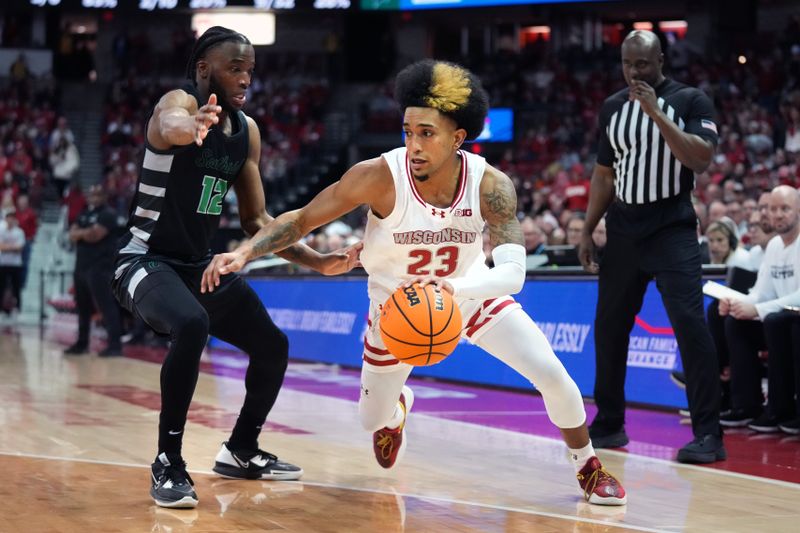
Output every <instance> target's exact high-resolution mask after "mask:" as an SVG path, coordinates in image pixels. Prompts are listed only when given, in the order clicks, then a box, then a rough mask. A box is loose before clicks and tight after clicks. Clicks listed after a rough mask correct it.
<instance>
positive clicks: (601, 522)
mask: <svg viewBox="0 0 800 533" xmlns="http://www.w3.org/2000/svg"><path fill="white" fill-rule="evenodd" d="M0 455H5V456H7V457H27V458H29V459H47V460H51V461H71V462H75V463H91V464H96V465H107V466H124V467H129V468H142V469H143V468H149V466H148V465H141V464H133V463H123V462H118V461H98V460H96V459H83V458H78V457H58V456H55V455H38V454H34V453H17V452H3V451H0ZM188 471H189V472H190V473H192V474H206V475H210V476H215V477H216V476H217V474H215V473H214V472H211V471H209V470H194V469H190V470H188ZM243 481H247V480H243ZM280 483H293V482H292V481H281V482H280ZM298 483H301V484H302V485H310V486H312V487H323V488H330V489H342V490H350V491H354V492H367V493H373V494H386V495H388V496H403V497H406V498H416V499H418V500H427V501H432V502H440V503H447V504H457V505H464V506H471V507H480V508H483V509H496V510H499V511H508V512H514V513H522V514H528V515H535V516H544V517H547V518H559V519H562V520H571V521H573V522H585V523H588V524H596V525H599V526H613V527H619V528H621V529H629V530H631V531H646V532H649V533H670V532H669V531H668V530H663V529H653V528H649V527H643V526H634V525H630V524H627V523H625V522H612V521H605V520H596V519H594V518H581V517H579V516H571V515H563V514H559V513H548V512H546V511H534V510H532V509H520V508H517V507H510V506H507V505H491V504H488V503H479V502H471V501H466V500H456V499H452V498H443V497H440V496H421V495H419V494H411V493H407V492H393V491H390V490H382V489H369V488H364V487H353V486H350V485H337V484H335V483H318V482H314V481H304V480H302V479H301V480H299V481H298Z"/></svg>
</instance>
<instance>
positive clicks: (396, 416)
mask: <svg viewBox="0 0 800 533" xmlns="http://www.w3.org/2000/svg"><path fill="white" fill-rule="evenodd" d="M404 419H405V412H404V411H403V408H402V407H401V405H400V402H397V405H395V406H394V413H392V419H391V420H389V423H388V424H386V427H387V428H389V429H395V428H399V427H400V424H402V423H403V420H404Z"/></svg>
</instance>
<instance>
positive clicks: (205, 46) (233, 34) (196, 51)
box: [186, 26, 250, 81]
mask: <svg viewBox="0 0 800 533" xmlns="http://www.w3.org/2000/svg"><path fill="white" fill-rule="evenodd" d="M227 41H233V42H237V43H242V44H250V39H248V38H247V37H245V36H244V35H242V34H241V33H239V32H238V31H233V30H231V29H228V28H223V27H222V26H212V27H211V28H208V29H207V30H206V31H205V32H204V33H203V35H201V36H200V38H198V39H197V41H195V43H194V46H193V47H192V54H191V56H189V62H188V63H187V64H186V77H187V78H188V79H190V80H192V81H194V76H195V73H196V72H197V61H198V60H199V59H202V58H203V57H205V55H206V52H208V51H209V50H210V49H212V48H214V47H215V46H217V45H219V44H222V43H224V42H227Z"/></svg>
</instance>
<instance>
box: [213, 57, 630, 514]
mask: <svg viewBox="0 0 800 533" xmlns="http://www.w3.org/2000/svg"><path fill="white" fill-rule="evenodd" d="M396 83H397V86H396V89H395V96H396V98H397V100H398V102H399V103H400V107H401V109H402V110H403V113H404V116H403V130H404V132H405V138H406V141H405V148H399V149H396V150H393V151H391V152H388V153H386V154H383V156H381V157H379V158H375V159H371V160H368V161H363V162H361V163H358V164H357V165H355V166H354V167H352V168H351V169H350V170H348V171H347V172H346V173H345V174H344V176H342V178H341V179H340V180H339V181H338V182H336V183H334V184H332V185H330V186H329V187H327V188H326V189H325V190H323V191H322V192H321V193H319V194H318V195H317V196H316V197H315V198H314V199H313V200H312V201H311V202H310V203H309V204H308V205H306V206H305V207H303V208H301V209H298V210H295V211H290V212H288V213H284V214H282V215H281V216H279V217H278V218H276V219H275V220H274V221H273V222H271V223H270V224H269V225H268V226H266V227H265V228H262V229H261V230H260V231H259V232H258V233H257V234H256V235H255V236H253V238H252V239H250V240H249V241H247V242H245V243H243V244H242V245H241V246H240V247H239V248H237V249H236V250H235V251H233V252H230V253H225V254H219V255H217V256H215V257H214V259H213V260H212V262H211V264H209V266H208V268H207V269H206V271H205V273H204V274H203V281H202V286H201V291H213V290H214V288H215V287H216V286H218V285H219V283H220V277H221V276H223V275H226V274H229V273H231V272H236V271H238V270H241V268H242V267H243V266H244V265H245V263H246V262H247V261H249V260H252V259H254V258H256V257H258V256H261V255H264V254H266V253H269V252H273V251H277V250H281V249H283V248H285V247H286V246H289V245H290V244H292V243H294V242H296V241H298V240H299V239H300V238H302V237H303V236H304V235H306V234H307V233H308V232H310V231H312V230H313V229H315V228H318V227H320V226H322V225H323V224H326V223H328V222H331V221H333V220H335V219H337V218H339V217H341V216H342V215H344V214H346V213H348V212H350V211H352V210H353V209H355V208H357V207H358V206H360V205H363V204H366V205H367V206H369V215H368V222H367V229H366V233H365V235H364V241H363V250H362V253H361V261H362V264H363V265H364V268H365V269H366V270H367V273H368V274H369V281H368V287H369V296H370V301H371V303H370V320H369V329H368V331H367V335H366V338H365V340H364V354H363V359H364V362H363V366H362V373H361V398H360V400H359V415H360V418H361V422H362V425H363V426H364V428H365V429H367V430H368V431H371V432H373V448H374V451H375V457H376V459H377V460H378V463H379V464H380V465H381V466H383V467H384V468H391V467H392V466H394V465H395V464H396V463H397V461H398V460H399V458H400V456H401V454H402V452H403V450H404V448H405V446H406V444H407V439H406V438H405V432H404V427H405V423H406V418H407V414H408V411H409V410H410V409H411V405H412V403H413V392H412V391H411V389H410V388H409V387H408V386H406V384H405V383H406V380H407V379H408V376H409V375H410V373H411V370H412V369H413V367H412V366H410V365H407V364H405V363H401V362H399V361H398V360H397V359H395V358H394V357H392V355H391V354H390V353H389V352H388V350H387V349H386V347H385V345H384V344H383V342H382V340H381V337H380V333H379V331H380V328H379V325H378V321H379V317H380V314H379V310H380V306H381V305H382V304H383V302H385V301H386V299H387V298H388V297H389V295H390V294H391V293H392V292H393V291H394V290H395V289H396V288H397V287H398V286H399V285H410V284H411V283H413V282H415V281H419V282H422V283H423V284H426V283H435V284H436V285H438V286H439V287H440V288H441V289H443V290H447V291H449V292H451V293H452V294H453V295H454V297H455V299H456V301H457V302H458V304H459V306H460V308H461V313H462V317H463V324H462V325H463V330H462V336H463V337H466V338H467V339H468V340H469V341H470V342H472V343H474V344H476V345H477V346H480V347H481V348H483V349H484V350H486V351H487V352H489V353H490V354H491V355H493V356H494V357H497V358H498V359H500V360H501V361H503V362H504V363H506V364H507V365H509V366H510V367H512V368H513V369H515V370H516V371H517V372H519V373H520V374H522V375H523V376H525V377H526V378H527V379H528V380H530V381H531V382H532V383H533V384H534V385H535V386H536V388H537V389H538V390H539V392H541V394H542V397H543V398H544V402H545V406H546V408H547V414H548V416H549V417H550V420H551V421H552V422H553V423H554V424H555V425H556V426H558V427H559V428H560V429H561V432H562V434H563V437H564V441H565V443H566V444H567V447H568V448H569V451H570V457H571V458H572V461H573V463H574V465H575V471H576V472H577V476H578V482H579V484H580V487H581V489H582V490H583V493H584V496H585V498H586V499H587V500H588V501H589V502H591V503H597V504H601V505H623V504H625V503H626V501H627V498H626V495H625V490H624V489H623V488H622V485H621V484H620V483H619V482H618V481H617V480H616V478H614V476H612V475H611V474H610V473H608V472H607V471H606V470H605V469H604V468H603V467H602V465H601V463H600V461H599V460H598V459H597V457H596V456H595V453H594V449H593V448H592V444H591V441H590V440H589V433H588V431H587V429H586V413H585V411H584V407H583V400H582V398H581V394H580V391H579V390H578V387H577V386H576V385H575V382H574V381H573V380H572V378H570V377H569V375H568V374H567V372H566V370H565V369H564V366H563V365H562V364H561V362H560V361H559V360H558V358H557V357H556V355H555V353H553V350H552V348H551V347H550V345H549V344H548V342H547V339H546V338H545V336H544V335H543V334H542V332H541V331H540V330H539V328H538V327H537V326H536V324H535V323H534V322H533V320H531V318H530V317H529V316H528V315H527V314H526V313H525V312H524V311H523V310H522V308H521V307H520V305H519V304H518V303H516V302H515V301H514V299H513V298H512V297H511V296H509V295H510V294H514V293H516V292H519V291H520V290H521V289H522V286H523V284H524V281H525V249H524V247H523V235H522V230H521V228H520V224H519V221H518V220H517V218H516V210H517V198H516V193H515V190H514V186H513V184H512V182H511V180H510V179H509V177H508V176H506V175H505V174H503V173H502V172H500V171H499V170H497V169H495V168H494V167H492V166H491V165H488V164H486V162H485V161H484V159H483V158H481V157H479V156H477V155H473V154H471V153H467V152H465V151H462V150H461V145H462V144H463V142H464V141H466V140H472V139H475V138H476V137H477V136H478V135H479V134H480V132H481V130H482V128H483V123H484V119H485V117H486V113H487V111H488V97H487V94H486V92H485V91H484V89H483V88H482V87H481V85H480V82H479V81H478V79H477V78H476V77H475V76H474V75H473V74H472V73H470V72H469V71H467V70H465V69H464V68H462V67H460V66H458V65H454V64H451V63H445V62H441V61H433V60H424V61H420V62H417V63H414V64H413V65H410V66H409V67H407V68H405V69H404V70H403V71H402V72H400V73H399V74H398V76H397V82H396ZM484 226H487V227H488V229H489V234H490V237H491V242H492V245H493V246H494V249H493V251H492V258H493V260H494V265H495V266H494V267H493V268H491V269H490V268H488V267H487V266H486V265H485V259H486V258H485V256H484V254H483V247H482V238H481V233H482V231H483V228H484Z"/></svg>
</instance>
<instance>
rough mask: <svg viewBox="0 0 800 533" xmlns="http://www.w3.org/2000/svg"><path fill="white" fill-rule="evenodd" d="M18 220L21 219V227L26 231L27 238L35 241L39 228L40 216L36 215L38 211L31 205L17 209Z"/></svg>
mask: <svg viewBox="0 0 800 533" xmlns="http://www.w3.org/2000/svg"><path fill="white" fill-rule="evenodd" d="M17 220H18V221H19V227H20V228H22V231H24V232H25V240H26V241H33V238H34V237H35V236H36V230H37V229H38V228H39V218H38V217H37V216H36V211H34V210H33V209H31V208H30V207H29V208H27V209H23V210H17Z"/></svg>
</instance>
